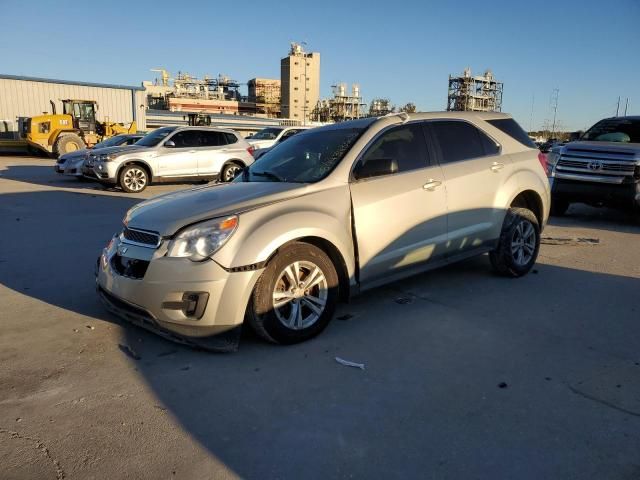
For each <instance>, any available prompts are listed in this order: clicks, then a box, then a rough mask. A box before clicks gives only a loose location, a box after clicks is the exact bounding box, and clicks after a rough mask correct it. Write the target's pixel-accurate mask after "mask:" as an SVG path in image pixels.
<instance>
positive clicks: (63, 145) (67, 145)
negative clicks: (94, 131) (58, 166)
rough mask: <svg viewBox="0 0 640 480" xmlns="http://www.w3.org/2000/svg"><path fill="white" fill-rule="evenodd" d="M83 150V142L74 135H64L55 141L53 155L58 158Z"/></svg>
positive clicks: (84, 145) (84, 146)
mask: <svg viewBox="0 0 640 480" xmlns="http://www.w3.org/2000/svg"><path fill="white" fill-rule="evenodd" d="M83 148H87V145H86V144H85V143H84V140H82V139H81V138H80V137H79V136H78V135H76V134H75V133H65V134H63V135H60V136H59V137H58V140H56V144H55V146H54V153H55V154H56V155H58V156H60V155H64V154H66V153H70V152H75V151H76V150H82V149H83Z"/></svg>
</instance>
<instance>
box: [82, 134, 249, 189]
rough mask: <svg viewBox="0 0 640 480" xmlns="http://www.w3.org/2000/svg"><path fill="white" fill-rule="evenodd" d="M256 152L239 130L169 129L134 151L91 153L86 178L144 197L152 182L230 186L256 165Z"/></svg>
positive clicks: (141, 142) (142, 141)
mask: <svg viewBox="0 0 640 480" xmlns="http://www.w3.org/2000/svg"><path fill="white" fill-rule="evenodd" d="M252 153H253V147H252V146H251V145H249V144H248V143H247V142H246V141H245V140H244V139H243V138H242V137H241V136H240V135H239V134H238V133H236V132H234V131H233V130H227V129H221V128H207V127H163V128H158V129H157V130H154V131H153V132H151V133H149V134H147V135H146V136H144V137H143V138H142V139H140V140H139V141H138V142H136V143H135V144H134V145H133V146H131V147H111V148H103V149H100V151H97V152H95V153H90V154H89V157H88V158H87V160H86V161H85V163H84V167H83V170H82V172H83V174H84V175H85V176H86V177H90V178H94V179H97V180H98V181H100V182H102V183H106V184H113V185H119V186H120V187H121V188H122V190H124V191H125V192H127V193H138V192H141V191H142V190H144V189H145V188H146V187H147V185H148V184H149V183H150V182H176V181H190V180H220V181H222V182H229V181H231V180H233V179H234V178H235V176H236V175H237V174H238V173H239V172H240V171H241V170H242V169H243V168H244V167H246V166H249V165H251V164H252V163H253V161H254V159H253V156H252Z"/></svg>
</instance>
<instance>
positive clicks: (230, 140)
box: [224, 132, 238, 145]
mask: <svg viewBox="0 0 640 480" xmlns="http://www.w3.org/2000/svg"><path fill="white" fill-rule="evenodd" d="M224 136H225V137H226V139H227V145H231V144H232V143H238V137H236V136H235V135H234V134H233V133H227V132H225V134H224Z"/></svg>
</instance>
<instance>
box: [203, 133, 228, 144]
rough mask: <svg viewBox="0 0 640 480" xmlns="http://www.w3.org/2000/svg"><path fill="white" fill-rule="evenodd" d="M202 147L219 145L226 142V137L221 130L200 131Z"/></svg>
mask: <svg viewBox="0 0 640 480" xmlns="http://www.w3.org/2000/svg"><path fill="white" fill-rule="evenodd" d="M200 134H201V136H202V146H203V147H219V146H221V145H226V144H227V137H226V136H225V134H224V133H223V132H206V131H202V132H200Z"/></svg>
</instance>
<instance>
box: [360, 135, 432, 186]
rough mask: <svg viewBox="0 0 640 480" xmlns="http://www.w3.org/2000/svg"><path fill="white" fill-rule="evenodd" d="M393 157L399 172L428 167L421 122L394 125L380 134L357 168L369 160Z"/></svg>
mask: <svg viewBox="0 0 640 480" xmlns="http://www.w3.org/2000/svg"><path fill="white" fill-rule="evenodd" d="M380 159H391V160H395V162H396V164H397V166H398V173H402V172H408V171H410V170H416V169H419V168H426V167H427V144H426V142H425V138H424V133H423V131H422V127H421V125H420V124H419V123H414V124H410V125H402V126H400V127H394V128H391V129H390V130H388V131H386V132H384V133H383V134H382V135H380V136H379V137H378V138H377V139H376V140H375V141H374V143H373V145H371V147H369V149H368V150H367V152H366V153H365V154H364V156H363V157H362V158H361V159H360V160H359V161H358V165H356V168H355V171H356V173H355V177H356V178H358V175H357V170H358V169H359V168H362V167H363V166H364V165H365V164H366V163H367V162H368V161H371V160H380Z"/></svg>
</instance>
